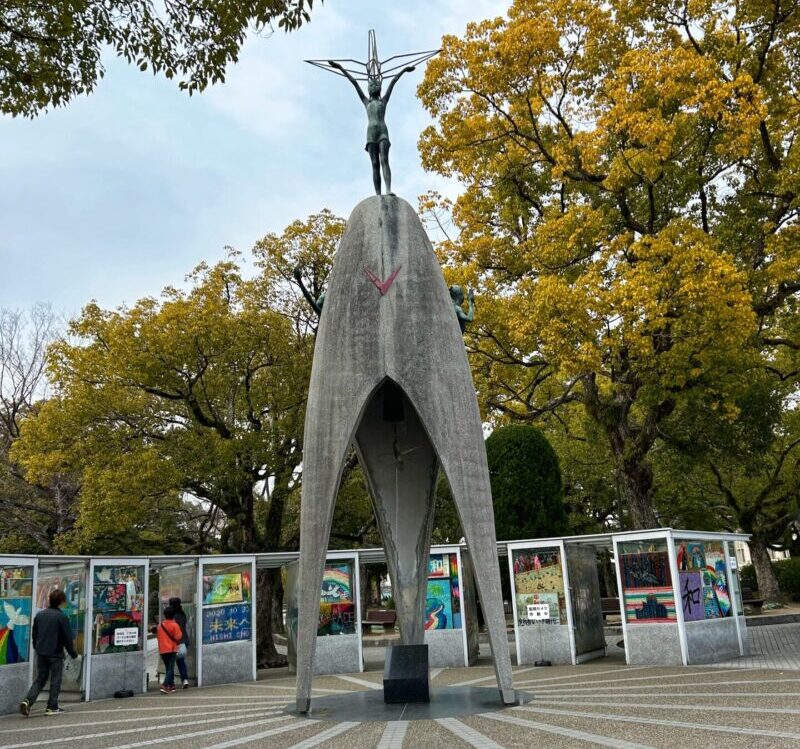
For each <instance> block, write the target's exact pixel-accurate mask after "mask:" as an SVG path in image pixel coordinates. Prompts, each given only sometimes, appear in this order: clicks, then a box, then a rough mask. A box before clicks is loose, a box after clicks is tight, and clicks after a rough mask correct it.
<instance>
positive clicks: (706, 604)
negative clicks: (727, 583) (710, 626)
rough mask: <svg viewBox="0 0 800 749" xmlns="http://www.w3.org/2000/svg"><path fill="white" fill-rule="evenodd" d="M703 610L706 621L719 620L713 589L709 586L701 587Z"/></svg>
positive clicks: (717, 604)
mask: <svg viewBox="0 0 800 749" xmlns="http://www.w3.org/2000/svg"><path fill="white" fill-rule="evenodd" d="M703 608H704V616H705V618H706V619H719V618H720V615H721V614H720V610H719V603H718V602H717V597H716V595H715V594H714V588H713V587H712V586H711V585H704V586H703Z"/></svg>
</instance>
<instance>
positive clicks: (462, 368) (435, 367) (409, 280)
mask: <svg viewBox="0 0 800 749" xmlns="http://www.w3.org/2000/svg"><path fill="white" fill-rule="evenodd" d="M371 276H374V277H375V278H376V279H378V281H377V284H376V283H374V282H373V280H371ZM390 278H393V279H394V280H393V282H391V284H389V279H390ZM384 282H385V285H381V284H383V283H384ZM378 285H381V288H380V289H379V288H378ZM387 380H391V382H392V383H394V384H395V385H396V386H397V387H399V389H400V390H401V391H402V392H403V394H404V398H405V399H407V402H408V403H410V404H411V405H412V406H413V412H414V414H413V416H414V419H413V421H414V423H413V425H412V426H413V429H411V430H410V431H409V434H408V435H405V437H408V438H409V439H408V442H409V446H410V447H411V448H413V447H414V443H415V441H419V440H422V438H423V437H424V438H426V439H425V440H423V442H425V444H426V445H429V446H430V448H432V452H431V451H430V450H425V451H424V452H425V453H427V455H423V456H422V457H421V458H420V463H419V465H415V468H414V470H413V471H411V473H410V477H411V478H413V479H414V483H415V485H416V486H417V488H420V487H423V485H424V484H425V483H426V482H428V484H430V479H431V470H430V468H431V467H430V460H431V458H432V456H433V455H435V456H437V457H438V459H439V462H440V464H441V468H442V470H443V471H444V473H445V475H446V476H447V479H448V481H449V484H450V488H451V491H452V495H453V499H454V502H455V505H456V508H457V510H458V513H459V517H460V519H461V525H462V528H463V529H464V535H465V537H466V540H467V544H468V546H469V551H470V554H471V558H472V562H473V567H474V571H475V581H476V584H477V588H478V593H479V596H480V599H481V600H482V601H483V602H484V611H485V612H486V615H487V618H488V621H487V623H488V625H489V634H490V639H491V641H492V646H493V648H492V649H493V652H494V656H495V657H494V667H495V674H496V677H497V684H498V686H499V688H500V692H501V694H502V695H503V698H504V699H505V700H508V701H511V700H513V691H512V690H511V671H510V669H511V663H510V659H509V652H508V643H507V640H506V637H505V621H504V616H503V607H502V598H501V594H500V574H499V569H498V565H497V554H496V546H495V543H496V541H495V528H494V514H493V510H492V498H491V490H490V486H489V472H488V468H487V463H486V449H485V447H484V439H483V427H482V424H481V418H480V413H479V411H478V404H477V400H476V396H475V388H474V385H473V382H472V376H471V373H470V369H469V364H468V362H467V356H466V351H465V349H464V341H463V338H462V335H461V332H460V329H459V326H458V323H457V320H456V315H455V311H454V310H453V304H452V301H451V299H450V295H449V292H448V290H447V287H446V285H445V282H444V278H443V276H442V271H441V268H440V267H439V264H438V262H437V259H436V256H435V254H434V252H433V248H432V247H431V243H430V240H429V239H428V237H427V235H426V233H425V230H424V228H423V226H422V224H421V222H420V220H419V217H418V216H417V214H416V212H415V210H414V209H413V208H412V207H411V206H410V205H409V204H408V203H407V202H406V201H404V200H402V199H400V198H397V197H394V196H382V197H377V196H375V197H371V198H368V199H367V200H364V201H362V202H361V203H359V204H358V205H357V206H356V208H355V209H354V210H353V213H352V214H351V216H350V219H349V220H348V223H347V229H346V231H345V234H344V236H343V237H342V241H341V243H340V245H339V248H338V250H337V252H336V258H335V260H334V265H333V269H332V271H331V276H330V280H329V284H328V290H327V293H326V297H325V307H324V310H323V312H322V316H321V319H320V326H319V332H318V335H317V341H316V345H315V349H314V363H313V367H312V372H311V382H310V386H309V396H308V405H307V408H306V422H305V436H304V451H303V488H302V501H301V510H300V568H299V575H298V578H299V584H298V590H299V591H300V593H299V596H298V598H299V601H298V622H299V624H298V633H297V674H298V676H297V705H298V707H299V708H300V709H304V710H306V709H308V706H309V701H310V698H311V693H312V692H311V686H312V673H311V671H312V662H313V657H314V648H315V646H316V640H317V638H316V622H317V609H318V607H319V589H320V585H321V583H322V572H323V566H324V562H325V554H326V549H327V541H328V538H329V536H330V528H331V522H332V519H333V507H334V502H335V499H336V495H337V492H338V489H339V483H340V479H341V475H342V469H343V466H344V460H345V456H346V452H347V450H348V448H349V446H350V444H351V443H352V442H353V440H354V439H355V438H356V436H357V430H358V429H359V426H360V425H361V423H362V421H363V418H364V415H365V413H368V414H370V416H369V417H368V419H367V426H366V427H365V431H364V432H363V433H359V443H360V447H361V448H362V455H363V456H364V457H365V458H367V459H368V461H369V460H370V459H372V460H373V469H370V470H368V474H371V475H372V480H371V481H370V486H371V488H373V489H375V488H376V486H377V488H378V489H380V490H381V491H382V492H386V493H387V496H388V493H390V492H391V489H392V487H393V486H396V482H393V481H389V480H388V479H387V480H386V481H383V480H381V481H380V482H377V483H376V480H375V479H376V475H377V474H376V472H375V470H374V469H375V468H376V467H377V468H378V469H380V470H389V469H394V470H399V469H400V465H401V463H402V460H403V456H402V455H401V454H400V453H399V452H398V450H397V448H398V440H395V439H392V440H390V442H391V445H389V447H391V448H392V451H391V454H390V456H388V457H387V458H386V461H388V462H385V463H381V465H383V468H380V465H379V463H378V462H376V461H378V457H379V456H378V455H377V454H376V455H372V454H371V452H369V453H368V452H365V451H363V448H364V447H365V444H366V442H365V441H364V440H368V439H371V435H372V433H373V432H374V431H375V430H376V429H377V428H378V416H379V415H378V414H374V413H373V411H372V410H371V409H370V401H371V400H372V399H373V397H375V395H376V394H380V392H381V390H380V389H381V388H382V387H383V386H384V384H385V382H386V381H387ZM375 405H376V406H377V404H375ZM411 415H412V414H411V412H409V416H411ZM380 421H381V428H383V429H386V430H393V429H394V428H395V427H394V426H393V425H392V422H390V421H383V418H382V415H381V419H380ZM362 437H363V438H364V440H362V439H361V438H362ZM401 441H402V440H401ZM421 452H423V451H421ZM382 460H383V458H381V461H382ZM408 460H409V461H410V460H411V459H410V458H409V459H408ZM415 460H416V458H415ZM409 465H410V463H409ZM426 466H427V468H426ZM384 478H386V477H384ZM417 479H418V480H417ZM378 484H379V485H378ZM426 502H427V500H426ZM376 504H378V505H380V506H381V507H382V508H383V509H382V513H381V512H379V517H380V515H381V514H382V515H383V519H384V521H385V523H388V521H389V518H390V516H391V515H392V514H393V513H394V514H395V518H394V529H395V531H396V529H397V528H402V527H405V528H406V530H407V533H406V534H404V535H406V536H407V537H408V538H410V539H411V541H410V543H411V544H413V546H412V549H416V550H417V552H416V556H413V555H410V558H411V559H412V561H411V562H409V563H408V564H406V562H405V561H404V562H403V563H401V561H400V557H399V555H398V554H395V555H394V556H395V560H394V561H393V562H392V564H393V566H395V568H396V569H399V568H400V567H401V566H402V564H406V568H407V569H408V570H409V575H410V577H411V579H412V580H413V579H417V580H418V582H419V585H422V584H424V577H422V579H419V578H420V573H419V570H420V569H421V567H420V565H421V563H422V559H421V558H420V554H421V552H420V551H419V550H420V549H421V548H422V547H421V546H420V544H421V543H422V541H420V539H423V538H424V537H425V536H426V535H427V533H428V532H429V524H428V523H427V522H426V520H425V516H424V515H423V519H422V521H420V518H419V517H417V516H412V515H410V514H409V513H407V512H406V511H405V509H404V508H399V506H398V505H397V502H394V504H391V503H384V502H383V501H379V502H377V503H376ZM423 504H424V503H423ZM379 510H380V507H379ZM385 523H384V524H385ZM415 539H416V540H415ZM423 546H424V544H423ZM395 548H397V547H395ZM387 554H388V555H389V556H390V557H391V556H392V546H391V545H389V546H388V547H387ZM403 558H404V559H405V557H403ZM415 565H416V567H417V572H416V578H415V573H414V572H413V569H414V566H415ZM395 595H397V593H395ZM407 604H408V605H407V607H406V608H409V609H411V608H413V609H415V610H416V609H417V608H418V606H419V598H416V599H414V597H413V596H412V597H411V598H410V599H409V600H408V601H407ZM418 621H419V620H418ZM408 626H411V625H408Z"/></svg>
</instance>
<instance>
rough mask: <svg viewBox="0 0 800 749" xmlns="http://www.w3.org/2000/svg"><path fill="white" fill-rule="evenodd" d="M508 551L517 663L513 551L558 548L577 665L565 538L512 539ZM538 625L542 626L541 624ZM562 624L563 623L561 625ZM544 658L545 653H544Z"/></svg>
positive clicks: (571, 642)
mask: <svg viewBox="0 0 800 749" xmlns="http://www.w3.org/2000/svg"><path fill="white" fill-rule="evenodd" d="M506 548H507V551H508V577H509V582H510V586H511V606H512V611H513V612H514V643H515V645H516V650H517V665H518V666H519V665H521V664H520V656H519V621H518V617H517V586H516V582H515V581H514V555H513V554H512V552H513V551H516V550H518V549H553V548H557V549H558V553H559V555H560V556H561V576H562V578H563V580H564V604H565V605H566V607H567V627H568V632H569V653H570V659H571V660H572V665H573V666H574V665H576V662H577V656H576V653H575V622H574V619H573V616H572V591H571V590H570V582H569V571H568V570H567V557H566V546H565V544H564V541H563V540H555V539H552V540H549V541H511V542H509V543H508V544H507V545H506ZM537 626H542V625H541V624H539V625H537ZM559 626H562V625H559ZM542 658H544V653H543V654H542Z"/></svg>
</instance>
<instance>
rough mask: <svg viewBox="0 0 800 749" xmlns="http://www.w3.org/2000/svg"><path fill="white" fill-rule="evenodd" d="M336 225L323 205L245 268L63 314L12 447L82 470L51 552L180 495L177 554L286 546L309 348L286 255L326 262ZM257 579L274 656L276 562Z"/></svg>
mask: <svg viewBox="0 0 800 749" xmlns="http://www.w3.org/2000/svg"><path fill="white" fill-rule="evenodd" d="M341 231H342V222H341V220H340V219H337V218H335V217H334V216H332V215H331V214H329V213H327V212H323V213H322V214H319V215H317V216H312V217H310V218H309V219H308V221H306V222H296V223H294V224H292V225H291V226H290V227H289V228H287V230H286V231H285V232H284V233H283V234H282V235H268V236H267V237H265V238H264V239H263V240H262V241H261V242H259V244H258V245H257V246H256V248H255V249H254V257H255V262H256V264H257V266H258V267H259V270H260V272H259V273H258V274H256V275H255V276H254V277H252V278H251V277H248V275H247V274H245V273H244V272H243V270H242V268H241V264H242V261H241V259H240V258H239V257H238V256H237V255H236V254H235V253H233V254H232V255H231V257H230V258H228V259H227V260H225V261H223V262H220V263H218V264H216V265H214V266H206V265H205V264H203V265H200V266H199V267H198V268H197V269H196V270H195V271H194V272H193V273H192V274H191V275H190V276H189V277H188V279H187V288H186V289H185V290H184V289H175V288H169V287H168V288H166V289H165V290H164V291H163V293H162V295H161V297H160V298H159V299H154V298H145V299H141V300H139V301H138V302H137V303H136V304H134V305H133V306H132V307H130V308H120V309H117V310H104V309H102V308H100V307H99V306H98V305H96V304H94V303H92V304H89V305H87V306H86V307H85V308H84V309H83V311H82V313H81V314H80V316H79V317H78V318H77V319H75V320H74V321H72V322H71V323H70V333H71V335H72V337H71V339H64V340H60V341H57V342H56V343H55V344H54V345H53V346H51V348H50V351H49V379H50V381H51V382H52V383H53V386H54V393H53V395H52V397H51V398H49V399H48V400H46V401H45V402H44V403H43V404H41V406H40V407H39V408H38V409H37V411H36V412H35V414H33V415H32V417H31V418H28V419H25V420H24V421H23V423H22V425H21V429H20V432H21V434H20V437H19V439H17V440H16V441H15V443H14V445H13V449H12V457H13V459H14V461H15V462H16V463H17V464H18V465H19V466H21V468H22V469H24V471H25V475H26V478H27V479H28V480H29V481H31V482H33V483H36V484H45V485H46V484H47V482H48V481H49V480H50V479H51V477H53V476H59V475H64V474H69V475H76V476H78V477H79V480H80V497H79V501H78V517H77V521H76V523H75V526H74V528H73V529H72V530H71V531H70V532H69V533H66V534H64V535H63V536H62V537H61V538H59V539H57V545H58V546H59V548H60V549H63V550H66V551H82V552H86V551H95V550H96V549H97V547H98V546H100V548H108V544H109V539H119V540H121V542H124V541H126V540H127V541H128V542H129V543H134V544H139V545H140V548H141V543H142V541H141V529H142V528H149V527H152V525H153V522H154V520H157V519H158V518H164V517H170V518H172V517H174V514H175V513H174V511H175V508H176V507H177V506H178V505H179V503H180V502H181V500H184V501H186V499H187V498H189V499H190V500H191V501H192V502H193V503H194V504H195V505H196V506H198V507H201V508H205V510H206V519H205V522H204V526H203V528H202V529H200V530H201V532H199V533H198V532H196V531H197V529H195V528H189V529H185V531H186V532H185V535H186V536H189V537H190V539H189V540H190V542H191V545H189V547H188V549H187V550H189V551H192V552H195V553H197V552H208V551H212V550H214V551H222V552H256V551H278V550H279V549H280V548H281V545H282V541H283V538H282V531H283V530H284V521H285V515H286V514H287V505H289V504H290V502H291V501H292V498H293V494H294V493H295V492H296V491H297V488H298V485H299V481H298V479H299V474H300V468H301V463H302V448H303V445H302V440H303V421H304V417H305V402H306V393H307V388H308V381H309V378H310V372H311V359H312V355H313V348H314V338H313V335H311V333H310V331H309V330H308V329H307V326H306V324H305V322H304V318H303V317H302V315H301V313H300V305H299V304H298V303H296V302H294V301H293V296H292V293H291V290H290V289H289V287H288V279H287V278H286V276H287V275H289V274H287V272H286V269H285V267H284V265H283V264H284V263H285V262H286V261H287V260H288V259H290V258H291V257H292V256H293V253H295V252H296V251H297V250H298V248H300V249H302V250H304V251H305V252H308V253H311V254H312V255H314V256H318V259H319V261H320V272H321V273H323V272H325V270H324V268H323V265H324V263H323V260H322V259H323V258H324V257H325V256H326V253H330V254H332V252H333V248H335V246H336V244H337V240H338V236H337V232H338V233H339V234H340V233H341ZM320 243H321V244H320ZM301 254H302V253H301ZM303 257H305V255H303ZM329 264H330V258H329V259H328V265H329ZM137 531H139V533H138V534H137ZM192 535H194V538H191V536H192ZM258 586H259V598H260V600H261V601H262V602H264V603H265V607H260V608H259V612H258V628H257V629H258V632H259V637H258V645H259V659H260V662H261V663H262V664H265V665H267V664H269V665H273V664H276V663H279V662H281V660H282V658H281V657H280V656H279V655H278V654H277V652H276V651H275V647H274V643H273V642H272V632H273V629H272V626H273V623H276V622H280V606H278V607H277V618H276V616H275V614H276V612H275V611H274V610H271V609H272V607H271V605H270V604H271V603H272V601H273V600H276V599H277V600H278V601H279V600H280V596H279V595H278V596H277V597H276V595H275V592H276V590H278V589H279V586H280V573H279V570H266V571H261V572H259V580H258ZM283 660H285V659H283Z"/></svg>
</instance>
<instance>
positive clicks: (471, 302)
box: [464, 289, 475, 322]
mask: <svg viewBox="0 0 800 749" xmlns="http://www.w3.org/2000/svg"><path fill="white" fill-rule="evenodd" d="M474 319H475V292H474V291H473V290H472V289H470V290H469V291H468V292H467V313H466V315H464V320H465V321H466V322H472V321H473V320H474Z"/></svg>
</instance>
